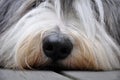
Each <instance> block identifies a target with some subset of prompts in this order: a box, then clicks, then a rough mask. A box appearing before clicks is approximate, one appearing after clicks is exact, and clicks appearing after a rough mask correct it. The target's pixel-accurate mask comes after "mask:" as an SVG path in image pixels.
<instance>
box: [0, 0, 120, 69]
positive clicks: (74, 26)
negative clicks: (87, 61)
mask: <svg viewBox="0 0 120 80" xmlns="http://www.w3.org/2000/svg"><path fill="white" fill-rule="evenodd" d="M95 2H96V4H97V5H98V9H99V13H100V22H98V21H97V20H96V18H95V16H94V14H93V10H92V8H91V4H90V0H75V1H74V3H73V7H74V10H75V11H76V12H75V13H72V12H71V13H70V15H66V16H67V19H64V17H65V16H64V14H61V8H60V0H54V1H52V3H54V5H52V4H51V3H49V2H48V1H46V2H44V3H42V4H40V5H39V6H38V7H37V8H35V9H33V10H31V11H29V12H28V13H27V14H25V15H24V16H23V17H22V18H21V19H20V20H19V21H18V22H17V23H16V24H14V25H12V27H11V28H10V29H9V30H7V31H6V32H5V33H4V34H3V35H2V37H1V38H0V45H1V46H0V64H1V65H4V66H5V67H7V68H11V67H13V68H14V67H16V66H17V59H16V56H17V50H18V48H19V46H20V45H21V43H22V41H23V40H24V39H25V38H26V37H27V36H29V35H32V36H35V35H37V34H38V33H41V35H42V36H41V39H42V38H43V37H44V34H45V33H46V32H52V31H53V30H54V28H55V27H56V26H57V27H59V28H60V31H61V32H62V33H63V34H66V35H68V36H69V37H70V38H71V40H72V42H73V44H74V49H73V51H72V54H71V56H70V57H69V58H70V59H68V60H71V63H70V64H72V59H71V58H73V57H74V56H75V55H76V56H77V55H78V53H77V52H80V51H79V48H78V46H76V45H75V44H77V43H76V42H75V41H76V40H80V39H81V41H83V43H86V42H87V43H86V44H88V45H90V48H89V49H90V50H91V52H93V53H92V55H93V56H94V57H95V63H96V65H97V66H98V67H101V68H102V69H103V70H111V69H119V68H120V62H119V57H120V50H119V47H118V45H117V44H116V43H115V42H114V41H113V39H112V38H111V37H110V36H109V35H108V34H107V32H106V31H105V25H104V10H103V7H102V2H101V0H95ZM75 17H77V18H75ZM81 44H82V43H81V42H79V44H78V45H79V46H80V45H81ZM83 47H84V46H83ZM85 51H87V50H85ZM80 54H82V53H80ZM68 60H67V59H66V60H65V61H68ZM68 62H69V61H68ZM61 63H63V64H64V63H65V62H64V60H63V62H61ZM71 66H73V65H71Z"/></svg>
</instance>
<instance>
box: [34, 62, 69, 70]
mask: <svg viewBox="0 0 120 80" xmlns="http://www.w3.org/2000/svg"><path fill="white" fill-rule="evenodd" d="M34 69H37V70H54V71H61V70H66V69H67V68H66V67H65V66H64V65H62V64H61V63H59V62H53V61H52V62H50V63H49V64H47V65H42V66H38V67H34Z"/></svg>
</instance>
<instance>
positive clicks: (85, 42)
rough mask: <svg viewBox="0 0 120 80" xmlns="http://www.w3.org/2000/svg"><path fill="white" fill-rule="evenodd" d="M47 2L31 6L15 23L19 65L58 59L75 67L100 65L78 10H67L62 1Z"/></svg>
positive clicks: (70, 66) (45, 63)
mask: <svg viewBox="0 0 120 80" xmlns="http://www.w3.org/2000/svg"><path fill="white" fill-rule="evenodd" d="M56 2H57V1H56ZM68 2H69V1H68ZM46 4H47V5H45V3H41V4H40V5H38V6H37V7H36V8H34V9H32V10H30V11H29V12H28V13H27V14H25V15H24V16H23V17H22V18H21V19H20V20H19V21H18V22H17V24H16V29H15V31H17V33H16V36H19V40H18V43H17V47H16V49H15V50H16V63H17V64H18V67H21V68H32V67H43V66H46V65H49V64H52V63H53V64H54V63H58V65H62V66H64V67H67V68H74V69H78V68H81V69H83V68H88V69H91V68H97V67H96V62H95V57H94V55H93V52H94V51H93V49H92V46H93V44H91V43H92V40H89V38H87V36H85V31H84V30H85V29H84V27H83V26H84V25H82V23H80V22H81V21H80V20H79V16H78V15H79V14H76V12H77V13H78V10H77V9H76V10H75V9H74V10H72V8H71V9H70V10H69V9H67V10H65V11H66V12H65V11H64V10H62V8H60V7H61V6H62V5H61V4H62V3H61V2H60V1H58V2H57V4H56V3H55V1H53V2H49V3H46ZM69 4H73V3H69ZM74 4H77V3H74ZM44 5H45V6H44ZM58 5H59V6H58ZM65 6H70V5H68V4H67V5H65ZM81 7H82V6H81ZM67 8H68V7H67ZM73 8H75V7H73ZM57 10H58V11H57ZM67 11H68V12H67ZM85 17H87V16H85ZM12 30H13V29H12Z"/></svg>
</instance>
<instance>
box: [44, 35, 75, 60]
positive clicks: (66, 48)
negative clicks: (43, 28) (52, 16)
mask: <svg viewBox="0 0 120 80" xmlns="http://www.w3.org/2000/svg"><path fill="white" fill-rule="evenodd" d="M72 49H73V44H72V42H71V40H70V39H69V38H67V37H66V36H64V35H62V34H51V35H48V36H46V37H45V38H44V39H43V51H44V54H45V55H46V56H47V57H49V58H50V59H52V60H53V61H58V60H62V59H65V58H67V57H68V56H69V55H70V53H71V51H72Z"/></svg>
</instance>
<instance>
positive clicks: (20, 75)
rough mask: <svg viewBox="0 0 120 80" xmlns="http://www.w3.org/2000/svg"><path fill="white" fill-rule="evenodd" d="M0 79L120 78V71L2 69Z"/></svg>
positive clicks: (95, 79)
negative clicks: (58, 71)
mask: <svg viewBox="0 0 120 80" xmlns="http://www.w3.org/2000/svg"><path fill="white" fill-rule="evenodd" d="M0 80H120V71H99V72H95V71H94V72H93V71H62V72H60V73H57V72H54V71H40V70H39V71H28V70H27V71H18V70H6V69H0Z"/></svg>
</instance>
